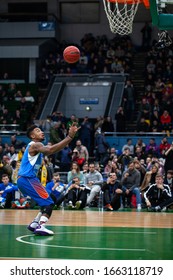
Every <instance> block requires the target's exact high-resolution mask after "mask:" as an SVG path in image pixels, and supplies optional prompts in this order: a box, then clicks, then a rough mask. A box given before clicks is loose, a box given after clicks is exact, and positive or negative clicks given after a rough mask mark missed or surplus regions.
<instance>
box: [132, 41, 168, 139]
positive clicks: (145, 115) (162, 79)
mask: <svg viewBox="0 0 173 280" xmlns="http://www.w3.org/2000/svg"><path fill="white" fill-rule="evenodd" d="M143 75H144V78H145V81H144V93H143V95H142V96H141V100H139V102H140V105H139V114H138V118H137V132H164V133H167V135H168V136H169V135H170V133H171V132H172V130H173V114H172V105H173V50H172V45H171V46H170V47H169V48H163V49H160V50H158V51H157V52H156V51H155V49H154V46H152V47H150V49H149V51H148V52H147V56H146V60H145V69H144V72H143Z"/></svg>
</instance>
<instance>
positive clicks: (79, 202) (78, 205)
mask: <svg viewBox="0 0 173 280" xmlns="http://www.w3.org/2000/svg"><path fill="white" fill-rule="evenodd" d="M81 204H82V201H81V200H79V201H76V204H75V206H76V209H77V210H78V209H79V208H80V206H81Z"/></svg>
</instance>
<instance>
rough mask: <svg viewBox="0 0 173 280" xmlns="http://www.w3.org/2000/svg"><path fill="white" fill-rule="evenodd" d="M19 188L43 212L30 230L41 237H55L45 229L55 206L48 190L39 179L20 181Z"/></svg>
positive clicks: (21, 179)
mask: <svg viewBox="0 0 173 280" xmlns="http://www.w3.org/2000/svg"><path fill="white" fill-rule="evenodd" d="M18 187H19V189H20V190H21V192H22V193H23V194H24V195H28V196H30V197H31V198H32V199H33V200H35V202H37V204H38V205H39V206H40V207H41V211H40V212H39V213H38V214H37V216H36V217H35V218H34V219H33V221H32V222H31V223H30V225H29V226H28V229H29V230H31V231H33V232H34V233H35V234H39V235H53V234H54V233H53V232H52V231H51V230H48V229H47V228H46V227H45V224H46V223H47V221H48V220H49V218H50V216H51V214H52V210H53V206H54V202H53V200H52V198H51V197H50V196H49V194H48V193H47V191H46V189H45V188H44V187H43V186H42V185H41V183H40V181H39V180H38V179H37V178H30V179H29V178H24V177H20V178H19V179H18Z"/></svg>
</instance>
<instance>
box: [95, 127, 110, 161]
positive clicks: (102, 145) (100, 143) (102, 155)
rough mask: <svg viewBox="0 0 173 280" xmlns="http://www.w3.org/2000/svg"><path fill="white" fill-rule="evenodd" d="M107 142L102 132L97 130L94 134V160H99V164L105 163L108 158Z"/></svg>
mask: <svg viewBox="0 0 173 280" xmlns="http://www.w3.org/2000/svg"><path fill="white" fill-rule="evenodd" d="M108 149H109V144H108V143H107V142H106V138H105V135H104V132H99V133H98V134H97V135H96V136H95V150H96V161H99V162H100V164H101V165H105V163H106V160H107V159H108Z"/></svg>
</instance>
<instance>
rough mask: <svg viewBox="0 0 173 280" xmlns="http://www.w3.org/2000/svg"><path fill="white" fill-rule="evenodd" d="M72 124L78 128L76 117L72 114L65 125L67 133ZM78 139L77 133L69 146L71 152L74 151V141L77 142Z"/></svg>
mask: <svg viewBox="0 0 173 280" xmlns="http://www.w3.org/2000/svg"><path fill="white" fill-rule="evenodd" d="M73 123H75V124H76V126H77V127H79V120H78V118H77V117H76V115H74V114H72V115H71V117H70V120H69V121H68V122H67V124H66V129H67V132H68V131H69V129H70V127H71V126H72V124H73ZM78 138H79V133H78V132H77V133H76V135H75V137H74V139H73V140H72V141H71V143H70V145H69V146H70V148H71V149H72V150H73V149H74V147H75V145H76V141H77V139H78Z"/></svg>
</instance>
